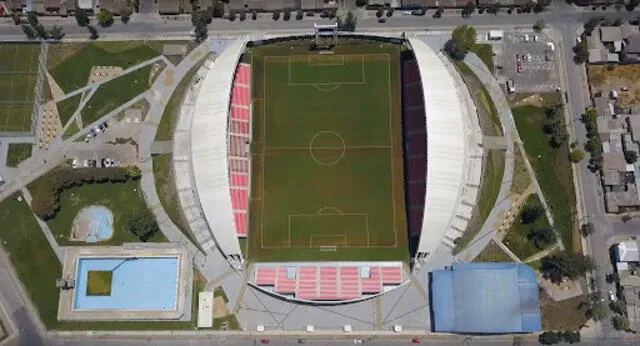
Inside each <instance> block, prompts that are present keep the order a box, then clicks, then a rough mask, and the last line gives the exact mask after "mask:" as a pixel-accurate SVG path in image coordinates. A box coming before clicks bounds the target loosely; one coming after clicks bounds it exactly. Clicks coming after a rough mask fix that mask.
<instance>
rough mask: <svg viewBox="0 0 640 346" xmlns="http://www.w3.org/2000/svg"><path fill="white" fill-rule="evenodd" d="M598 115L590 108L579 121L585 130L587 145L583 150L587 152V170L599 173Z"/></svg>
mask: <svg viewBox="0 0 640 346" xmlns="http://www.w3.org/2000/svg"><path fill="white" fill-rule="evenodd" d="M597 119H598V113H596V110H595V109H594V108H592V107H590V108H588V109H587V110H586V111H585V112H584V114H582V115H581V116H580V120H581V121H582V123H583V124H584V126H585V128H586V129H587V143H586V144H585V145H584V149H585V150H586V151H587V152H589V154H590V155H589V156H590V157H589V166H588V167H589V169H590V170H591V171H592V172H594V173H595V172H599V171H601V170H602V160H603V156H602V155H603V151H602V139H601V138H600V133H599V132H598V123H597Z"/></svg>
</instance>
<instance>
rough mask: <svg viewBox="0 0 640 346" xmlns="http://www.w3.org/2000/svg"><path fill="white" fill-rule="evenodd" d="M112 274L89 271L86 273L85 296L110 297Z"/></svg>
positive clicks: (103, 271) (101, 271) (109, 272)
mask: <svg viewBox="0 0 640 346" xmlns="http://www.w3.org/2000/svg"><path fill="white" fill-rule="evenodd" d="M112 278H113V272H111V271H106V270H90V271H89V272H88V273H87V296H110V295H111V280H112Z"/></svg>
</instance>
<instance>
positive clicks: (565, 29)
mask: <svg viewBox="0 0 640 346" xmlns="http://www.w3.org/2000/svg"><path fill="white" fill-rule="evenodd" d="M144 3H145V4H146V3H148V2H146V1H145V2H144ZM555 6H556V8H555V9H554V11H551V12H545V13H541V14H525V15H518V14H513V15H506V14H502V15H498V16H494V15H474V16H472V17H471V18H469V19H463V18H461V17H460V16H458V15H445V16H444V17H443V18H439V19H436V18H432V17H431V14H432V12H430V13H427V15H426V16H424V17H414V16H402V15H400V14H399V13H398V12H399V11H398V12H397V14H396V15H395V16H394V17H392V18H388V19H387V22H386V23H383V24H381V23H378V22H377V19H376V18H368V17H367V18H360V19H359V20H358V26H357V27H358V29H357V30H358V31H386V30H388V31H396V32H397V31H415V30H425V31H440V30H442V31H449V30H451V29H452V28H453V27H455V26H457V25H461V24H469V25H473V26H477V27H486V28H491V27H495V28H504V29H512V28H518V27H522V28H530V27H531V26H532V25H533V24H534V23H535V22H536V21H538V20H540V19H542V20H544V21H546V23H547V25H552V26H554V27H556V28H557V29H558V30H559V31H560V33H561V34H562V38H563V43H562V49H563V54H564V64H563V65H564V66H563V68H564V69H565V82H566V92H567V93H568V96H569V100H570V105H569V106H570V111H571V114H572V116H573V117H574V120H575V119H577V117H579V115H580V113H581V112H582V110H584V108H585V106H586V105H588V104H589V103H588V102H589V99H588V95H586V94H585V89H584V88H585V83H586V81H585V80H584V68H583V67H582V66H577V65H575V64H573V62H572V57H573V53H572V51H571V47H572V46H573V44H574V42H575V37H576V30H578V29H579V28H580V27H581V25H582V24H581V23H583V22H584V21H585V20H586V19H588V18H590V17H592V16H594V15H602V16H604V17H606V18H611V19H613V18H618V17H622V18H625V19H628V18H631V17H635V16H637V15H638V13H637V12H635V13H628V12H615V11H609V12H601V11H598V12H596V13H594V12H591V11H590V10H587V11H585V10H576V9H574V8H572V7H570V6H568V5H566V4H565V3H564V2H562V1H558V2H556V4H555ZM320 21H321V19H319V18H313V19H305V20H302V21H289V22H284V21H277V22H276V21H273V20H271V19H259V20H257V21H251V20H247V21H245V22H240V21H236V22H229V21H225V20H215V21H214V22H213V23H212V24H211V25H209V36H210V37H215V36H216V35H230V34H234V35H237V34H243V33H245V34H248V35H251V34H254V33H260V34H265V33H278V32H281V31H302V30H304V31H307V32H308V31H309V30H310V29H311V27H312V23H313V22H320ZM41 23H43V24H44V25H45V26H48V25H53V24H57V25H61V26H62V27H63V29H64V31H65V32H66V34H67V38H68V39H86V38H87V37H88V32H87V30H86V28H82V27H78V26H77V25H76V23H75V20H74V19H73V18H67V19H60V18H51V19H46V18H43V19H42V20H41ZM191 29H192V27H191V23H190V20H189V19H188V17H187V18H185V19H181V20H177V21H175V20H164V19H161V18H159V17H157V16H153V15H145V16H140V17H137V18H133V19H132V20H131V22H130V23H129V24H126V25H125V24H122V23H120V22H118V21H116V22H115V24H114V25H113V26H112V27H110V28H99V31H100V33H101V38H102V39H122V38H127V39H155V38H158V37H163V38H171V37H179V36H180V37H182V36H185V35H188V33H189V32H190V31H191ZM0 40H3V41H12V40H24V34H23V33H22V30H21V28H20V27H17V26H14V25H13V24H12V23H11V21H10V19H1V20H0ZM573 125H574V131H575V135H576V138H577V139H578V141H579V142H581V143H584V141H585V129H584V126H583V125H582V124H581V123H580V122H579V121H574V124H573ZM585 165H586V164H585V163H583V164H581V166H580V169H579V177H580V186H581V190H582V192H583V199H582V200H581V202H582V209H583V211H584V219H583V220H582V221H583V222H586V221H587V220H588V221H590V222H593V223H594V224H595V225H596V229H597V232H596V233H595V234H594V235H592V236H591V237H590V239H589V241H588V248H589V250H590V253H591V254H592V256H593V258H594V259H595V260H596V262H597V264H598V273H597V277H598V278H599V281H600V289H603V290H608V289H609V286H608V285H607V284H606V282H605V281H604V275H605V274H606V273H608V272H610V271H611V266H610V263H609V256H608V241H610V239H611V237H613V236H614V235H616V234H625V233H627V232H635V233H636V234H638V233H640V232H639V231H638V230H640V222H635V220H632V221H631V222H629V223H626V224H623V223H611V222H610V221H609V220H608V219H607V217H606V215H605V213H604V207H603V206H602V196H601V191H600V184H599V183H598V177H596V176H594V175H593V174H592V173H590V172H589V171H588V170H587V169H586V166H585ZM0 251H1V250H0ZM0 303H2V304H3V306H5V307H6V308H7V310H8V311H9V312H10V314H11V315H12V318H13V319H14V321H15V324H16V327H17V329H18V330H19V332H20V338H19V340H18V343H17V344H19V345H28V346H32V345H34V346H38V345H78V346H79V345H105V346H106V345H114V346H115V345H118V346H120V345H140V346H142V345H255V344H260V340H261V338H262V337H256V336H219V335H216V336H211V335H210V336H202V335H190V336H182V337H181V336H175V335H171V334H162V335H159V334H158V333H150V334H149V335H148V336H147V337H142V338H140V337H138V338H136V337H125V336H92V335H90V334H86V335H67V336H61V335H58V334H51V333H43V332H41V329H40V328H41V326H40V324H39V321H37V318H36V317H35V315H34V312H33V310H32V308H31V307H30V303H29V302H28V301H27V295H26V294H25V292H24V291H23V290H22V289H21V287H20V283H19V282H18V281H17V279H16V278H15V276H14V275H13V274H12V271H11V269H10V268H9V267H8V266H7V262H6V258H5V257H4V255H3V254H0ZM616 335H617V334H615V333H613V331H612V330H611V328H610V326H609V325H608V324H605V328H604V332H603V334H602V335H600V338H599V339H597V340H588V341H583V342H582V343H581V344H582V345H602V346H615V345H638V344H640V341H637V340H630V339H621V338H617V337H616V338H614V337H615V336H616ZM364 338H365V344H367V345H405V344H406V345H408V344H411V337H410V336H404V335H403V336H392V337H391V336H389V337H376V338H366V337H364ZM297 339H298V337H297V336H288V337H281V338H275V337H271V344H273V345H297V344H298V342H297ZM422 339H423V344H426V345H487V346H488V345H501V346H502V345H504V346H511V345H513V344H514V343H513V339H511V338H505V337H494V338H477V337H473V338H464V337H458V336H455V337H454V336H451V337H440V336H439V337H434V336H424V337H422ZM353 340H354V337H353V336H345V335H337V336H335V337H332V338H326V337H324V338H323V337H317V338H313V339H312V338H311V337H309V338H308V342H307V344H308V345H329V344H331V345H340V344H353ZM527 340H528V341H523V342H522V343H520V344H521V345H536V344H538V343H537V341H535V339H534V338H529V339H527Z"/></svg>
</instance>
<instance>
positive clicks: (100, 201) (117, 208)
mask: <svg viewBox="0 0 640 346" xmlns="http://www.w3.org/2000/svg"><path fill="white" fill-rule="evenodd" d="M47 183H49V182H48V179H47V176H46V175H45V176H43V177H41V178H40V179H38V180H36V181H34V182H33V183H31V184H30V185H29V190H30V191H32V192H33V191H36V190H37V186H38V184H47ZM91 205H102V206H105V207H107V208H109V210H111V212H112V213H113V218H114V232H113V237H112V238H111V239H109V240H106V241H103V242H100V243H99V244H100V245H121V244H123V243H130V242H134V243H135V242H140V239H139V238H138V237H137V236H136V235H135V234H133V233H132V232H131V231H129V227H128V220H129V219H130V218H131V217H133V216H135V215H137V213H138V211H139V210H140V209H143V208H147V205H146V204H145V201H144V197H143V196H142V191H141V190H140V182H139V181H128V182H126V183H109V182H108V183H100V184H97V183H95V184H89V183H86V184H83V185H81V186H76V187H72V188H70V189H67V190H65V191H62V192H61V194H60V211H58V213H57V214H56V216H55V217H54V218H53V219H51V220H49V221H47V224H48V225H49V228H51V232H53V234H54V235H55V237H56V240H57V241H58V243H59V244H60V245H87V243H85V242H80V241H71V240H69V237H70V235H71V231H72V229H73V221H74V219H75V217H76V215H77V214H78V212H79V211H80V210H81V209H83V208H85V207H88V206H91ZM148 241H149V242H165V241H166V239H165V237H164V235H163V234H162V233H161V232H157V233H156V234H155V235H154V236H153V237H151V239H149V240H148Z"/></svg>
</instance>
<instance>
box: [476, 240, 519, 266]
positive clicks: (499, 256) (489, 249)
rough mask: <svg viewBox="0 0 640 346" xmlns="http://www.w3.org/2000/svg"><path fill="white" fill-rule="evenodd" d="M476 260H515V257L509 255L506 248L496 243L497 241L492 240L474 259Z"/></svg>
mask: <svg viewBox="0 0 640 346" xmlns="http://www.w3.org/2000/svg"><path fill="white" fill-rule="evenodd" d="M473 261H474V262H476V263H478V262H513V259H512V258H511V257H509V255H507V253H506V252H504V250H502V249H501V248H500V246H498V244H496V242H495V241H493V240H492V241H490V242H489V244H487V246H486V247H485V248H484V250H482V252H480V254H479V255H478V256H477V257H476V258H475V259H474V260H473Z"/></svg>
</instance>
